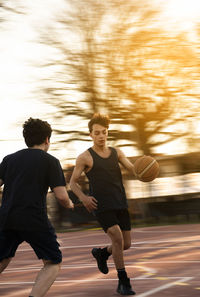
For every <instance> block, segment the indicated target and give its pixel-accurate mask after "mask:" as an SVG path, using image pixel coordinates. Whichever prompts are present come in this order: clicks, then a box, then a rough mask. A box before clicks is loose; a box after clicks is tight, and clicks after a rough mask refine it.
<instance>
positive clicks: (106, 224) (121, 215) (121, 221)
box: [96, 208, 131, 232]
mask: <svg viewBox="0 0 200 297" xmlns="http://www.w3.org/2000/svg"><path fill="white" fill-rule="evenodd" d="M96 217H97V220H98V222H99V224H100V225H101V227H102V228H103V230H104V231H105V232H107V229H108V228H110V227H112V226H114V225H119V226H120V229H121V230H123V231H128V230H131V220H130V215H129V212H128V209H127V208H125V209H111V210H107V211H104V212H99V213H96Z"/></svg>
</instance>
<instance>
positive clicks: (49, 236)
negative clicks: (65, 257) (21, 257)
mask: <svg viewBox="0 0 200 297" xmlns="http://www.w3.org/2000/svg"><path fill="white" fill-rule="evenodd" d="M23 241H26V242H27V243H28V244H30V246H31V247H32V248H33V250H34V252H35V254H36V256H37V257H38V259H43V260H50V261H51V262H52V264H58V263H61V262H62V253H61V251H60V249H59V246H60V245H59V243H58V242H57V236H56V234H55V232H54V229H49V230H48V231H42V232H41V231H18V230H2V231H0V261H2V260H3V259H6V258H12V257H14V256H15V252H16V250H17V248H18V246H19V245H20V244H21V243H22V242H23Z"/></svg>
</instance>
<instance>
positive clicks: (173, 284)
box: [137, 277, 194, 297]
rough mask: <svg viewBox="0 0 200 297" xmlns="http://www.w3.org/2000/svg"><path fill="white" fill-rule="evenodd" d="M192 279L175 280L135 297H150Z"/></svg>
mask: <svg viewBox="0 0 200 297" xmlns="http://www.w3.org/2000/svg"><path fill="white" fill-rule="evenodd" d="M193 278H194V277H183V278H180V279H179V280H177V281H176V282H171V283H168V284H165V285H163V286H160V287H158V288H155V289H152V290H150V291H148V292H145V293H142V294H139V295H137V297H147V296H151V295H152V294H155V293H157V292H161V291H164V290H166V289H168V288H171V287H174V286H176V283H177V282H179V283H184V282H187V281H189V280H191V279H193Z"/></svg>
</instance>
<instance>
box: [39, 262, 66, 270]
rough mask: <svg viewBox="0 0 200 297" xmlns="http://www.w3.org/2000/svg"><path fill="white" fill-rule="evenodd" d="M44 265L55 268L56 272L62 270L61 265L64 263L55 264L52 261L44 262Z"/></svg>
mask: <svg viewBox="0 0 200 297" xmlns="http://www.w3.org/2000/svg"><path fill="white" fill-rule="evenodd" d="M43 263H44V267H48V266H51V267H53V268H54V269H55V270H57V271H59V270H60V268H61V264H62V262H59V263H53V262H52V261H45V260H44V261H43Z"/></svg>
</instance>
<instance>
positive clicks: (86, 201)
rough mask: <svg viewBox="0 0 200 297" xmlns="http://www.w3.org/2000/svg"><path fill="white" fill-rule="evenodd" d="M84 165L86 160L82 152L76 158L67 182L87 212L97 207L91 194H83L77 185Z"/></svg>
mask: <svg viewBox="0 0 200 297" xmlns="http://www.w3.org/2000/svg"><path fill="white" fill-rule="evenodd" d="M85 167H86V160H85V156H84V154H82V155H80V156H79V157H78V158H77V160H76V166H75V167H74V170H73V173H72V176H71V179H70V182H69V184H70V188H71V190H72V191H73V192H74V194H75V195H76V196H77V197H78V198H79V200H80V201H81V202H82V203H83V205H84V206H85V208H86V209H87V210H88V211H89V212H91V211H92V210H94V209H96V208H97V200H96V199H95V198H94V197H92V196H88V195H85V194H84V193H83V191H82V190H81V188H80V186H79V185H78V180H79V178H80V176H81V174H82V173H83V172H84V169H85Z"/></svg>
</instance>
